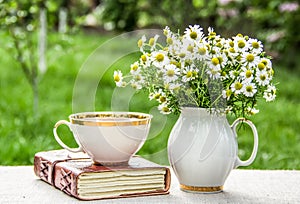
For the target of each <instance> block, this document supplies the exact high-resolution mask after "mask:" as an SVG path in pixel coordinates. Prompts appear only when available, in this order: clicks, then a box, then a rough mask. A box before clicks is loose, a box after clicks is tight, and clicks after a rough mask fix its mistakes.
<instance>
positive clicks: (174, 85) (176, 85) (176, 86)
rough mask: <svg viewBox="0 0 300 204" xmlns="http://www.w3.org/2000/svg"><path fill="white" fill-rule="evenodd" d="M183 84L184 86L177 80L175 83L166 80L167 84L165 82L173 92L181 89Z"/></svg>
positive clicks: (165, 85)
mask: <svg viewBox="0 0 300 204" xmlns="http://www.w3.org/2000/svg"><path fill="white" fill-rule="evenodd" d="M181 86H182V84H181V83H177V82H175V83H168V82H165V84H164V87H165V89H167V90H170V91H171V92H173V91H176V90H179V89H180V87H181Z"/></svg>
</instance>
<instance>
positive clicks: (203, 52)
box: [198, 47, 206, 55]
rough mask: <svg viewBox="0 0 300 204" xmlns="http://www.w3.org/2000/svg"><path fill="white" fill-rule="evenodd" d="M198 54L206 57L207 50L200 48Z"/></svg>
mask: <svg viewBox="0 0 300 204" xmlns="http://www.w3.org/2000/svg"><path fill="white" fill-rule="evenodd" d="M198 52H199V54H200V55H205V53H206V49H205V48H204V47H200V48H199V49H198Z"/></svg>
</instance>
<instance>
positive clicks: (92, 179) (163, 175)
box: [34, 150, 171, 200]
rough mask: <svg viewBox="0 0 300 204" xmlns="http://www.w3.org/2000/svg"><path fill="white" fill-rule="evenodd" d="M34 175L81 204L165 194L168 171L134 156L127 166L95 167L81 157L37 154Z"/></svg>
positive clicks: (58, 153) (60, 152) (163, 167)
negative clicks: (99, 200)
mask: <svg viewBox="0 0 300 204" xmlns="http://www.w3.org/2000/svg"><path fill="white" fill-rule="evenodd" d="M34 172H35V174H36V175H37V176H38V177H40V178H41V179H42V180H43V181H46V182H47V183H49V184H51V185H53V186H55V187H56V188H58V189H60V190H61V191H63V192H65V193H66V194H68V195H70V196H74V197H76V198H78V199H81V200H95V199H106V198H124V197H136V196H148V195H162V194H168V193H169V188H170V180H171V178H170V170H169V168H167V167H165V166H160V165H158V164H155V163H153V162H150V161H148V160H146V159H144V158H142V157H139V156H134V157H132V158H131V159H130V161H129V162H128V164H127V165H124V164H123V165H119V166H101V165H94V164H93V162H92V161H91V159H89V158H88V156H87V155H85V154H83V153H79V154H73V153H70V152H68V151H66V150H52V151H45V152H38V153H36V154H35V157H34Z"/></svg>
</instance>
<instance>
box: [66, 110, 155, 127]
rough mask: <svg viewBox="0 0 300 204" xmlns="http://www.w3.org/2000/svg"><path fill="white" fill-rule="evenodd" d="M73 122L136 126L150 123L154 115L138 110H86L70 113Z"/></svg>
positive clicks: (91, 124)
mask: <svg viewBox="0 0 300 204" xmlns="http://www.w3.org/2000/svg"><path fill="white" fill-rule="evenodd" d="M69 118H70V121H71V123H72V124H77V125H86V126H136V125H147V124H149V123H150V120H151V118H152V115H150V114H146V113H138V112H85V113H75V114H72V115H70V117H69Z"/></svg>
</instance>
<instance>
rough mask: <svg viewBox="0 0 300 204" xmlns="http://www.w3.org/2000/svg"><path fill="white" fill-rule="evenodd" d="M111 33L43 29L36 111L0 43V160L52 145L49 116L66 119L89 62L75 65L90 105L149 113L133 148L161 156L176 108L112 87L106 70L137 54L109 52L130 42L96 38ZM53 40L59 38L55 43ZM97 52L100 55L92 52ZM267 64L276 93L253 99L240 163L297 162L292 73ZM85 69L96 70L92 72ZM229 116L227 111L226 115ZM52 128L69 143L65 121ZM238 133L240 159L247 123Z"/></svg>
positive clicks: (298, 97)
mask: <svg viewBox="0 0 300 204" xmlns="http://www.w3.org/2000/svg"><path fill="white" fill-rule="evenodd" d="M112 37H113V36H103V35H95V34H93V35H91V34H89V35H87V34H83V33H81V34H80V33H79V34H77V35H74V36H72V37H71V38H66V37H62V36H59V35H58V34H51V35H50V36H49V50H48V53H47V59H48V70H47V72H46V73H45V74H44V75H43V76H42V77H41V78H40V84H39V92H40V98H39V100H40V101H39V112H38V113H37V114H33V112H32V92H31V89H30V86H29V85H28V83H27V81H26V80H25V78H24V77H23V73H22V71H21V69H20V68H19V67H18V64H17V63H16V62H14V59H13V58H12V57H11V56H10V54H9V53H8V51H7V50H5V49H0V96H1V99H0V114H1V117H0V165H27V164H32V163H33V157H34V154H35V153H36V152H38V151H44V150H52V149H58V148H60V146H59V145H58V144H57V142H56V141H55V139H54V137H53V135H52V128H53V126H54V124H55V123H56V121H58V120H60V119H67V117H68V115H70V114H71V113H72V112H73V111H74V99H73V97H74V96H73V92H74V87H75V83H76V82H77V81H78V78H79V77H78V75H79V73H80V71H82V70H83V68H86V69H89V70H91V72H87V73H83V72H82V73H81V74H83V79H85V80H86V81H91V83H92V82H93V80H95V82H96V83H97V90H96V93H95V99H94V103H93V104H92V105H93V110H97V111H107V110H112V109H113V110H118V109H120V110H124V109H126V110H130V111H141V112H150V113H151V114H153V115H154V118H153V121H152V127H151V130H150V134H149V137H148V140H147V141H146V142H145V144H144V146H143V148H142V149H141V150H140V151H139V154H140V155H142V156H144V157H146V158H148V159H150V160H152V161H155V162H158V163H161V164H167V163H168V161H167V151H166V147H167V139H168V135H169V132H170V131H171V128H172V126H173V124H174V123H175V121H176V119H177V117H178V116H174V115H169V116H164V115H161V114H159V113H158V111H157V110H156V107H155V106H156V104H155V103H154V102H149V101H148V96H147V93H144V92H139V93H134V92H132V90H128V89H122V90H120V89H118V88H116V87H115V85H114V82H113V80H112V74H113V71H114V70H115V69H121V70H127V69H128V67H129V66H130V64H131V63H132V62H133V61H134V60H135V59H137V57H138V54H137V53H136V52H132V53H129V54H126V55H124V56H123V57H121V58H117V60H114V57H115V56H118V53H117V52H118V51H119V50H118V48H119V46H118V45H121V44H122V45H123V44H125V45H126V43H129V44H128V46H132V42H127V41H126V42H125V41H118V39H116V40H115V41H114V42H113V43H111V44H109V45H111V46H106V47H105V46H101V45H103V44H102V43H105V42H107V40H109V39H111V38H112ZM1 39H2V40H1V44H3V43H5V42H8V41H9V39H8V38H7V36H4V35H3V34H1ZM58 40H60V43H59V44H55V43H54V42H56V41H58ZM136 40H137V39H135V38H134V39H133V41H136ZM97 52H100V54H102V55H103V56H100V58H97V56H98V55H97ZM121 54H122V53H121ZM89 66H95V67H89ZM105 66H109V67H105ZM273 66H274V68H275V71H276V73H275V76H276V78H275V80H276V81H277V82H278V83H279V84H278V86H277V87H278V96H277V99H276V101H275V102H272V103H265V102H263V101H261V103H260V104H259V107H258V108H259V109H260V113H259V114H257V115H255V116H253V117H252V118H251V120H252V121H253V123H254V124H255V125H256V127H257V130H258V133H259V149H258V154H257V158H256V160H255V162H254V163H253V164H252V165H251V166H250V167H246V168H256V169H300V157H299V155H300V133H299V125H300V106H299V104H300V103H299V102H300V89H299V88H298V87H300V81H299V76H300V73H292V72H290V71H288V69H287V67H284V65H280V66H279V65H277V64H274V65H273ZM298 66H300V65H298ZM93 70H94V71H95V70H96V71H97V70H98V71H99V70H102V71H101V73H102V74H101V77H100V79H98V78H97V77H98V75H97V74H93ZM81 77H82V75H81ZM93 83H94V82H93ZM79 85H80V84H79ZM87 87H88V86H87ZM87 87H85V86H84V85H83V86H82V90H79V97H80V99H81V100H82V101H80V102H79V103H82V102H83V103H82V104H80V105H81V106H77V107H76V110H82V111H87V110H86V109H90V108H91V107H84V104H85V103H84V102H85V101H84V100H85V95H86V96H88V95H89V94H90V93H89V90H88V89H87ZM75 91H76V90H75ZM75 105H76V104H75ZM233 120H234V118H229V121H230V122H232V121H233ZM59 131H60V132H61V134H62V135H64V137H63V140H64V141H65V142H66V143H68V144H69V145H70V146H76V144H75V142H74V140H73V139H72V137H71V133H70V132H69V131H68V129H67V128H66V127H60V128H59ZM238 133H239V137H238V140H239V146H240V150H239V155H240V156H241V158H243V159H246V158H247V157H248V156H249V155H250V153H251V150H252V142H253V139H252V136H251V133H250V130H249V128H247V127H245V128H240V129H239V131H238Z"/></svg>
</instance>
